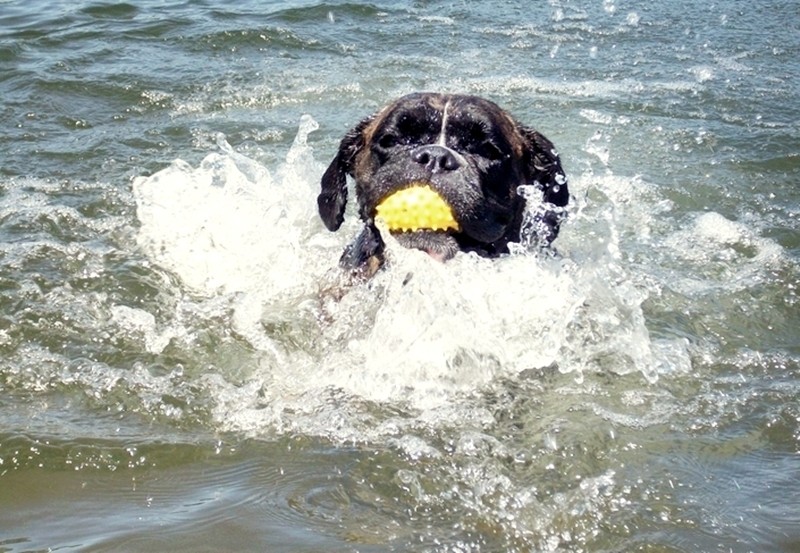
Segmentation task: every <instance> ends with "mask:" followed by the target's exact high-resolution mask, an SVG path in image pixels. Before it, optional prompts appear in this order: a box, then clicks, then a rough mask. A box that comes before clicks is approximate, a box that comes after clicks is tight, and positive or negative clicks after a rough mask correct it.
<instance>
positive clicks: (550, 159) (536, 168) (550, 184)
mask: <svg viewBox="0 0 800 553" xmlns="http://www.w3.org/2000/svg"><path fill="white" fill-rule="evenodd" d="M520 131H521V132H522V136H523V137H524V138H525V141H526V143H527V144H526V145H527V148H528V151H527V152H526V158H527V159H526V162H527V165H528V171H529V175H528V178H529V179H530V180H531V182H532V183H536V184H537V185H538V186H539V188H540V189H541V190H542V192H544V201H545V202H546V203H550V204H553V205H556V206H559V207H564V206H565V205H567V203H568V202H569V190H568V189H567V177H566V175H565V174H564V170H563V169H562V168H561V159H559V157H558V153H557V152H556V148H555V146H553V143H552V142H550V141H549V140H548V139H547V138H545V137H544V136H543V135H541V134H540V133H539V132H537V131H535V130H533V129H531V128H528V127H522V128H521V129H520Z"/></svg>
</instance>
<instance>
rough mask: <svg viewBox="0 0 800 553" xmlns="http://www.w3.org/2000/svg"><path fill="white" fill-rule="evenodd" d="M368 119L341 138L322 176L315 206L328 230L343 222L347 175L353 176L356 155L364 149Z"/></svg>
mask: <svg viewBox="0 0 800 553" xmlns="http://www.w3.org/2000/svg"><path fill="white" fill-rule="evenodd" d="M372 119H373V118H372V117H368V118H367V119H364V120H363V121H361V122H360V123H359V124H358V125H356V126H355V127H354V128H353V129H351V130H350V131H349V132H348V133H347V134H345V135H344V138H342V142H341V143H340V144H339V151H338V152H336V157H334V158H333V161H331V164H330V165H329V166H328V168H327V169H326V170H325V173H324V174H323V175H322V181H321V183H320V184H321V185H322V192H320V194H319V196H317V206H318V207H319V215H320V217H322V222H323V223H325V226H326V227H327V228H328V230H331V231H334V230H338V229H339V227H340V226H341V225H342V222H343V221H344V208H345V205H347V175H350V176H353V168H354V164H355V158H356V154H358V152H359V151H361V150H362V149H363V148H364V135H363V131H364V128H365V127H366V126H367V125H368V124H369V123H370V122H371V121H372Z"/></svg>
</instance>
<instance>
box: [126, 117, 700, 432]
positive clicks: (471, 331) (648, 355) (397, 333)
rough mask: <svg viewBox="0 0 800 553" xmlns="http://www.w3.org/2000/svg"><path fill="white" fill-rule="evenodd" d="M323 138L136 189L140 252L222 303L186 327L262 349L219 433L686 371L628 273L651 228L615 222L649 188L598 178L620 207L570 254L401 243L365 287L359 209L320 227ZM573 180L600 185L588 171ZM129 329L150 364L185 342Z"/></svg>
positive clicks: (305, 128)
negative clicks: (346, 261) (516, 384)
mask: <svg viewBox="0 0 800 553" xmlns="http://www.w3.org/2000/svg"><path fill="white" fill-rule="evenodd" d="M315 128H316V123H315V122H314V121H313V120H312V119H311V118H309V117H306V118H304V119H303V120H302V122H301V124H300V128H299V131H298V136H297V138H296V140H295V142H294V144H293V146H292V148H291V149H290V150H289V152H288V153H287V155H286V162H285V163H283V164H281V165H280V166H278V167H277V168H276V169H275V170H268V169H267V168H265V167H263V166H261V165H260V164H258V163H256V162H255V161H253V160H251V159H249V158H247V157H245V156H243V155H241V154H237V153H236V152H235V151H233V149H232V148H231V147H230V146H229V145H228V144H227V143H226V142H224V140H219V150H220V151H219V152H216V153H212V154H210V155H208V156H207V157H206V158H205V159H204V160H203V162H202V163H201V164H200V166H199V167H196V168H194V167H191V166H190V165H188V164H186V163H185V162H182V161H176V162H174V163H173V164H172V165H171V166H169V167H167V168H165V169H164V170H162V171H160V172H159V173H157V174H155V175H153V176H152V177H148V178H140V179H137V180H136V181H135V183H134V193H135V196H136V200H137V206H138V210H137V213H138V215H139V220H140V222H141V228H140V230H139V235H138V243H139V245H140V247H141V248H142V249H143V250H144V251H145V252H146V253H147V255H148V256H149V257H150V258H151V259H153V260H154V261H155V262H156V263H158V264H159V265H160V266H162V267H164V268H165V269H167V270H169V271H170V272H173V273H174V274H175V275H177V276H178V277H179V278H180V280H181V281H182V283H183V285H184V286H185V287H186V288H187V289H188V290H190V291H191V294H192V296H191V298H186V299H185V300H184V301H185V302H190V303H191V302H194V303H196V304H197V305H201V306H202V305H206V304H211V303H213V304H214V305H215V307H213V308H211V309H209V310H205V309H204V308H202V307H200V308H196V309H190V311H191V312H193V313H197V314H199V317H198V319H199V320H195V321H193V322H191V323H188V322H187V323H186V324H199V325H202V324H204V323H203V322H202V319H203V313H204V312H207V313H208V315H207V316H208V317H215V316H216V317H218V315H219V313H220V312H225V311H226V310H227V311H228V312H229V313H230V316H229V317H227V318H225V320H226V321H228V323H227V324H229V325H230V329H231V330H232V331H233V332H234V333H235V335H236V336H238V337H239V338H240V339H243V340H245V341H246V342H247V343H248V344H249V346H250V347H252V348H254V350H255V357H254V358H253V359H252V360H251V361H250V363H251V364H252V366H251V367H250V368H248V369H247V370H245V371H242V368H241V367H240V366H234V365H235V364H236V363H240V362H241V360H240V359H237V360H232V361H231V363H232V365H231V366H228V367H226V366H224V364H223V365H222V366H219V367H217V369H218V372H216V373H214V374H213V375H207V376H206V377H203V379H202V383H203V386H206V387H207V389H208V393H209V395H211V396H213V397H214V398H215V401H216V406H215V408H214V418H215V420H216V421H217V422H218V424H219V425H220V426H221V427H222V428H224V429H226V430H236V431H246V432H256V433H258V432H262V431H264V430H279V431H280V430H284V431H285V430H286V429H288V428H291V429H294V430H298V429H300V430H302V431H306V432H311V433H317V432H319V433H325V434H327V433H333V434H334V435H336V436H337V437H338V438H340V439H347V438H350V437H352V438H354V439H355V437H356V436H360V437H361V438H362V439H363V438H364V437H365V436H369V435H372V436H375V434H376V433H380V432H388V431H389V430H387V427H385V426H384V427H371V428H370V426H369V425H368V424H366V420H367V419H365V418H364V411H363V408H362V407H359V405H362V403H363V402H366V403H365V404H364V405H394V406H398V407H399V406H402V408H408V409H412V410H414V411H415V412H417V413H419V416H424V413H429V414H430V413H436V415H434V416H436V417H439V416H441V414H442V413H443V411H442V409H443V408H444V407H446V406H448V405H452V404H453V402H456V403H458V401H459V399H458V398H459V397H462V396H464V397H466V396H468V395H469V394H471V393H474V392H475V391H476V390H480V389H481V388H482V387H484V386H486V385H488V384H490V383H491V382H493V381H494V380H496V379H498V378H514V377H515V376H516V375H518V374H519V373H520V372H522V371H525V370H528V369H537V368H544V367H556V368H557V369H558V370H559V371H561V372H563V373H570V374H574V375H575V378H576V379H578V380H580V379H581V378H582V375H583V373H584V372H585V371H597V370H601V371H610V372H612V373H618V374H628V373H631V372H640V373H641V374H642V375H644V376H645V377H646V378H647V380H649V381H651V382H652V381H655V380H656V379H657V378H658V375H659V371H666V370H670V369H669V367H675V366H679V367H685V366H686V365H687V364H688V357H687V355H686V353H685V344H683V343H678V342H659V341H658V340H653V339H652V338H651V337H650V335H649V332H648V330H647V326H646V324H645V318H644V315H643V312H642V309H641V305H642V303H643V301H644V300H645V299H646V297H647V293H646V292H645V291H643V290H642V289H641V288H640V287H638V286H637V285H636V284H635V283H634V282H633V280H632V278H631V276H630V275H628V274H627V273H626V270H625V269H624V268H623V266H622V264H621V259H620V258H621V255H620V251H619V250H620V240H622V239H624V236H620V233H622V234H624V233H625V232H626V226H625V225H626V224H630V225H637V226H638V228H639V230H641V228H642V227H645V228H646V227H647V224H648V221H647V220H646V216H644V215H642V220H640V221H632V222H629V223H628V222H627V221H628V219H627V214H626V216H625V217H623V216H622V215H621V214H619V213H617V212H616V211H615V210H617V209H621V206H622V205H627V204H628V203H629V202H630V199H631V197H633V196H639V195H641V194H643V193H645V192H643V190H642V189H644V188H646V187H644V186H643V185H642V183H641V182H640V181H637V180H636V179H633V180H632V179H621V178H619V177H613V176H612V175H609V176H608V177H607V178H606V180H605V181H603V180H601V181H600V182H601V184H602V185H604V191H605V192H604V193H607V194H608V196H607V197H606V201H605V202H602V203H601V204H600V205H601V206H602V208H600V209H601V212H600V213H599V214H598V213H592V209H588V208H587V206H586V204H584V203H582V202H580V201H578V202H576V205H575V206H574V212H573V213H572V215H571V217H572V220H570V222H569V223H568V224H567V225H568V226H567V228H568V229H569V230H568V232H565V233H564V234H565V235H573V236H572V238H564V239H561V238H560V239H559V244H560V246H559V247H562V245H563V248H564V249H563V252H564V255H563V256H549V255H541V254H539V253H537V252H536V251H535V250H534V251H528V250H527V249H526V248H524V247H520V248H517V249H516V251H515V253H514V254H512V255H509V256H506V257H504V258H502V259H496V260H487V259H482V258H479V257H477V256H475V255H467V254H458V255H456V257H455V258H454V259H452V260H451V261H449V262H448V263H446V264H443V263H440V262H437V261H435V260H433V259H432V258H430V257H429V256H428V255H426V254H424V253H422V252H419V251H416V250H408V249H405V248H403V247H401V246H399V245H398V244H397V243H396V242H395V241H394V240H393V239H392V238H391V236H390V235H388V234H387V237H386V241H387V248H388V249H387V256H388V259H389V266H390V268H389V269H388V270H385V271H381V272H379V273H378V274H377V275H376V276H375V277H374V278H373V279H372V280H371V281H370V282H368V283H363V284H357V285H353V284H351V283H348V282H347V280H346V279H345V278H344V277H343V275H342V274H341V273H340V272H339V271H338V269H336V268H335V267H336V261H337V259H338V257H339V255H340V253H341V251H342V248H343V247H344V245H345V244H346V243H347V241H348V240H350V239H351V238H352V237H353V236H354V234H355V233H356V232H357V230H358V227H359V223H358V221H357V218H356V217H354V215H353V207H352V206H350V210H349V212H348V218H347V220H346V222H345V225H344V226H343V229H342V231H340V232H339V233H335V234H334V233H329V232H328V231H327V230H325V229H324V227H323V226H322V225H321V223H320V222H319V220H318V216H317V214H316V201H315V198H316V193H317V187H318V184H317V183H318V182H319V176H320V175H321V173H322V171H323V169H324V166H323V165H322V164H320V163H318V162H317V161H316V160H315V159H314V156H313V151H312V149H311V147H310V146H309V144H308V140H307V137H308V134H309V133H310V132H312V131H313V130H314V129H315ZM596 182H597V180H596V179H594V178H592V181H591V183H596ZM572 184H573V189H574V190H580V189H581V188H584V189H586V188H591V187H592V186H596V184H590V181H588V180H585V179H584V178H583V177H582V176H580V175H578V176H576V177H575V178H573V181H572ZM531 201H532V205H531V210H532V211H535V209H537V208H538V205H536V202H535V200H531ZM598 215H599V217H598ZM572 225H575V226H574V227H573V226H572ZM576 231H577V233H578V234H577V235H575V232H576ZM632 232H633V231H632ZM587 235H593V236H594V237H595V240H594V241H586V237H587ZM598 246H599V248H598ZM225 305H227V307H225ZM184 309H185V306H184ZM115 316H116V317H117V318H118V320H119V321H122V323H123V324H126V325H128V326H130V327H131V328H139V331H140V332H143V333H144V336H145V339H146V341H147V344H148V349H151V350H154V351H155V350H158V349H159V348H161V347H163V344H164V341H165V340H166V339H168V338H169V337H170V336H172V337H174V336H179V335H180V328H176V327H169V326H168V327H165V328H161V327H158V326H157V325H155V323H154V321H152V320H151V319H150V318H148V317H146V316H144V315H141V314H136V313H132V312H130V311H127V310H124V309H122V310H120V309H117V310H116V311H115ZM154 325H155V326H154ZM679 370H681V371H683V370H685V369H683V368H681V369H679ZM234 374H235V375H238V376H237V377H236V378H233V377H232V376H230V375H234ZM242 374H244V375H246V376H245V381H246V383H244V384H242V382H241V381H240V380H241V379H240V377H241V375H242ZM332 398H333V399H332ZM331 405H335V406H336V407H335V408H332V407H331ZM351 411H352V412H351ZM465 416H466V415H465ZM334 420H335V421H336V422H332V421H334Z"/></svg>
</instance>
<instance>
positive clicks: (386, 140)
mask: <svg viewBox="0 0 800 553" xmlns="http://www.w3.org/2000/svg"><path fill="white" fill-rule="evenodd" d="M397 142H398V139H397V137H396V136H395V135H393V134H391V133H386V134H384V135H383V136H381V137H380V138H379V139H378V146H380V147H381V148H384V149H386V150H388V149H389V148H391V147H393V146H397Z"/></svg>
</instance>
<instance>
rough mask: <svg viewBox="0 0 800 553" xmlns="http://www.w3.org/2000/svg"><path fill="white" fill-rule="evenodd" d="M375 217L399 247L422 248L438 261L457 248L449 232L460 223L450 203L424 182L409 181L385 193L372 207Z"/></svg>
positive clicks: (443, 259)
mask: <svg viewBox="0 0 800 553" xmlns="http://www.w3.org/2000/svg"><path fill="white" fill-rule="evenodd" d="M375 219H376V220H378V221H382V222H383V225H385V227H386V228H387V229H388V230H389V232H390V233H391V234H392V236H393V237H394V238H395V239H396V240H397V242H398V243H399V244H400V245H401V246H403V247H406V248H412V249H417V250H422V251H424V252H426V253H427V254H428V255H430V256H431V257H433V258H434V259H437V260H439V261H447V260H448V259H450V258H452V257H453V256H455V254H456V253H457V252H458V251H459V247H458V243H457V242H456V239H455V238H454V237H453V236H452V233H453V232H459V231H460V230H461V225H459V223H458V221H456V219H455V216H454V215H453V208H452V207H451V206H450V204H448V203H447V201H445V199H444V198H443V197H442V195H441V194H439V193H438V192H437V191H436V190H434V189H433V188H432V187H431V186H430V185H429V184H427V183H424V182H415V183H410V184H409V185H408V186H405V187H403V188H401V189H400V190H397V191H395V192H392V193H391V194H389V195H388V196H386V197H385V198H384V199H383V200H381V202H380V203H379V204H378V205H377V207H376V208H375Z"/></svg>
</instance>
